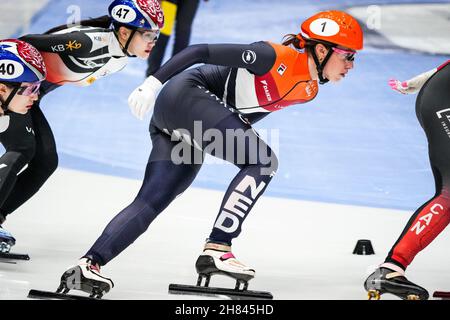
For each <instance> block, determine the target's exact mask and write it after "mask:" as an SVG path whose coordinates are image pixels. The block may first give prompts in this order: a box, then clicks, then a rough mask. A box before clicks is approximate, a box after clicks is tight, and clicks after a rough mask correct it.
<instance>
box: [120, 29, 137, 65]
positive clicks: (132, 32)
mask: <svg viewBox="0 0 450 320" xmlns="http://www.w3.org/2000/svg"><path fill="white" fill-rule="evenodd" d="M118 30H119V29H117V31H115V32H114V35H115V36H116V39H117V41H119V35H118V32H119V31H118ZM136 31H137V30H136V29H131V34H130V36H129V37H128V40H127V42H126V43H125V46H124V47H122V52H123V53H124V54H125V55H126V56H127V57H130V58H135V57H136V56H135V55H132V54H130V53H129V52H128V47H129V46H130V43H131V40H133V37H134V34H135V33H136ZM119 44H120V41H119Z"/></svg>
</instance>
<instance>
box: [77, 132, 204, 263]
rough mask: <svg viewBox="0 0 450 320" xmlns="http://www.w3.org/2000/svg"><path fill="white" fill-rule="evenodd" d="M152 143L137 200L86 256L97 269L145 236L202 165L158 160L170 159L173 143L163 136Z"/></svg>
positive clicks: (118, 217) (120, 214) (123, 212)
mask: <svg viewBox="0 0 450 320" xmlns="http://www.w3.org/2000/svg"><path fill="white" fill-rule="evenodd" d="M167 140H168V141H167ZM152 141H153V150H152V154H151V155H150V159H149V162H148V164H147V168H146V172H145V178H144V182H143V184H142V187H141V189H140V191H139V193H138V195H137V197H136V198H135V199H134V201H133V202H132V203H131V204H130V205H129V206H128V207H126V208H125V209H123V210H122V211H121V212H120V213H119V214H118V215H117V216H116V217H114V218H113V220H112V221H111V222H110V223H109V224H108V225H107V227H106V228H105V230H104V231H103V233H102V235H101V236H100V237H99V238H98V240H97V241H96V242H95V244H94V245H93V246H92V248H91V249H90V250H89V251H88V252H87V253H86V255H85V257H88V258H90V259H91V260H93V261H95V262H96V263H98V264H99V265H105V264H107V263H108V262H109V261H111V260H112V259H113V258H114V257H116V256H117V255H118V254H119V253H121V252H122V251H123V250H125V249H126V248H127V247H128V246H129V245H131V244H132V243H133V242H134V241H135V240H136V239H137V238H138V237H139V236H140V235H141V234H142V233H144V232H145V231H146V230H147V228H148V227H149V225H150V224H151V223H152V221H153V220H154V219H155V218H156V217H157V216H158V214H159V213H161V212H162V211H163V210H164V209H165V208H166V207H167V206H168V205H169V204H170V203H171V202H172V201H173V200H174V199H175V198H176V197H177V196H178V195H179V194H181V193H182V192H184V191H185V190H186V189H187V188H188V187H189V186H190V185H191V183H192V182H193V181H194V179H195V177H196V176H197V173H198V171H199V170H200V168H201V164H174V163H173V162H172V161H171V160H160V159H162V158H164V157H165V158H167V156H169V157H170V150H171V147H170V146H172V145H173V143H172V142H171V141H170V138H169V137H165V136H162V135H160V136H158V137H152ZM164 155H165V156H164ZM155 159H158V160H156V161H154V160H155Z"/></svg>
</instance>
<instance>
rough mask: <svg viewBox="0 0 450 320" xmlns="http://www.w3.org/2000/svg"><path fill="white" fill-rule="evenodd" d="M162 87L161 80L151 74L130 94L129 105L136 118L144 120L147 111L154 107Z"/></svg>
mask: <svg viewBox="0 0 450 320" xmlns="http://www.w3.org/2000/svg"><path fill="white" fill-rule="evenodd" d="M161 87H162V83H161V81H159V80H158V79H156V78H155V77H153V76H150V77H148V78H147V79H146V80H145V81H144V83H143V84H141V85H140V86H139V87H137V88H136V89H135V90H134V91H133V92H132V93H131V94H130V96H129V97H128V105H129V107H130V109H131V113H133V115H134V116H135V117H136V118H138V119H140V120H143V119H144V116H145V115H146V114H147V112H149V111H150V110H151V109H153V107H154V106H155V101H156V97H157V95H158V92H159V90H161Z"/></svg>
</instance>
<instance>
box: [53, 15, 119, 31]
mask: <svg viewBox="0 0 450 320" xmlns="http://www.w3.org/2000/svg"><path fill="white" fill-rule="evenodd" d="M112 22H113V20H112V19H111V17H110V16H108V15H105V16H101V17H97V18H92V19H87V20H81V21H80V22H78V23H77V24H76V25H80V26H88V27H96V28H103V29H108V28H109V27H110V26H111V23H112ZM67 28H70V25H67V24H63V25H61V26H58V27H55V28H52V29H50V30H48V31H47V32H45V34H49V33H54V32H57V31H61V30H64V29H67Z"/></svg>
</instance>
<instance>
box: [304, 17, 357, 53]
mask: <svg viewBox="0 0 450 320" xmlns="http://www.w3.org/2000/svg"><path fill="white" fill-rule="evenodd" d="M301 30H302V32H301V34H302V36H303V37H304V38H305V39H311V40H317V41H325V42H328V43H332V44H336V45H340V46H343V47H346V48H349V49H353V50H361V49H362V48H363V31H362V29H361V27H360V25H359V23H358V21H356V19H355V18H353V17H352V16H351V15H349V14H348V13H345V12H343V11H337V10H331V11H323V12H319V13H317V14H315V15H313V16H312V17H310V18H308V19H307V20H306V21H304V22H303V23H302V25H301Z"/></svg>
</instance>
